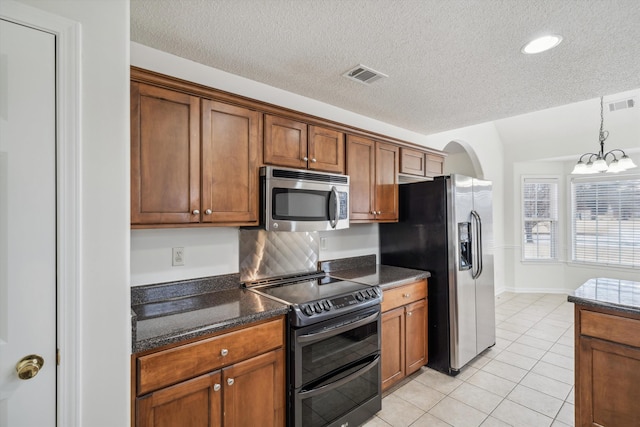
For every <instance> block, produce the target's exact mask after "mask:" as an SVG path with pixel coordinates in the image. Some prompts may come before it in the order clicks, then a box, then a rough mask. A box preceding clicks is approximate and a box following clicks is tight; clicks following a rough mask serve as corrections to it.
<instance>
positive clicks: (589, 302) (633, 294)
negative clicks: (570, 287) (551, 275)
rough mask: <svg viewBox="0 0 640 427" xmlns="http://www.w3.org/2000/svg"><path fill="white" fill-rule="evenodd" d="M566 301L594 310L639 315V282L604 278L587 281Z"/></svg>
mask: <svg viewBox="0 0 640 427" xmlns="http://www.w3.org/2000/svg"><path fill="white" fill-rule="evenodd" d="M567 299H568V301H569V302H573V303H576V304H581V305H586V306H591V307H595V308H607V309H610V310H615V311H619V312H622V313H630V314H640V282H635V281H632V280H620V279H610V278H605V277H599V278H595V279H589V280H587V281H586V282H585V283H584V284H583V285H582V286H580V287H579V288H578V289H576V290H575V291H574V292H573V294H572V295H569V297H568V298H567Z"/></svg>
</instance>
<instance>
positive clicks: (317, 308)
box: [313, 302, 322, 313]
mask: <svg viewBox="0 0 640 427" xmlns="http://www.w3.org/2000/svg"><path fill="white" fill-rule="evenodd" d="M313 308H314V309H315V310H316V313H322V306H321V305H320V303H319V302H317V303H315V305H314V306H313Z"/></svg>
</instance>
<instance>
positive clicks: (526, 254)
mask: <svg viewBox="0 0 640 427" xmlns="http://www.w3.org/2000/svg"><path fill="white" fill-rule="evenodd" d="M522 226H523V228H522V258H523V259H524V260H554V259H557V258H558V178H538V177H525V178H523V182H522Z"/></svg>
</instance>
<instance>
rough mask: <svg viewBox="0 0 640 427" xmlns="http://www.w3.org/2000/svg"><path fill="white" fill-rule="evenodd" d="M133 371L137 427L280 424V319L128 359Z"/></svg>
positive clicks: (282, 355)
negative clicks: (207, 369) (225, 359)
mask: <svg viewBox="0 0 640 427" xmlns="http://www.w3.org/2000/svg"><path fill="white" fill-rule="evenodd" d="M221 355H222V356H221ZM221 357H223V358H231V359H229V361H230V362H231V363H228V364H227V363H225V361H224V360H223V361H221V360H220V358H221ZM189 366H191V367H192V369H191V370H190V369H188V367H189ZM205 367H209V369H210V372H206V373H204V374H200V375H199V374H198V372H201V371H202V370H203V369H205ZM133 369H134V371H135V372H134V373H135V375H134V376H133V378H134V381H135V383H134V384H133V387H132V389H133V390H134V392H135V393H136V394H137V395H136V398H135V415H134V419H135V425H136V426H137V427H170V426H181V427H182V426H184V427H214V426H224V427H244V426H266V427H282V426H284V425H285V410H286V406H285V398H286V396H285V351H284V321H283V319H282V318H280V319H277V320H274V321H268V322H262V323H260V324H256V325H254V326H249V327H246V328H241V329H238V330H235V331H232V332H229V333H223V334H220V335H217V336H214V337H211V338H207V339H204V340H201V341H195V342H192V343H188V344H184V345H178V346H176V347H172V348H169V349H166V350H161V351H158V352H155V353H148V354H144V355H141V356H140V357H134V366H133ZM169 371H170V372H169ZM190 372H192V373H195V375H196V376H195V377H193V376H194V375H193V374H191V373H190ZM136 383H137V384H136ZM169 383H171V384H170V385H168V384H169ZM136 391H137V392H136Z"/></svg>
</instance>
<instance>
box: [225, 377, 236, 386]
mask: <svg viewBox="0 0 640 427" xmlns="http://www.w3.org/2000/svg"><path fill="white" fill-rule="evenodd" d="M234 382H235V381H233V378H227V384H228V385H233V383H234Z"/></svg>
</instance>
